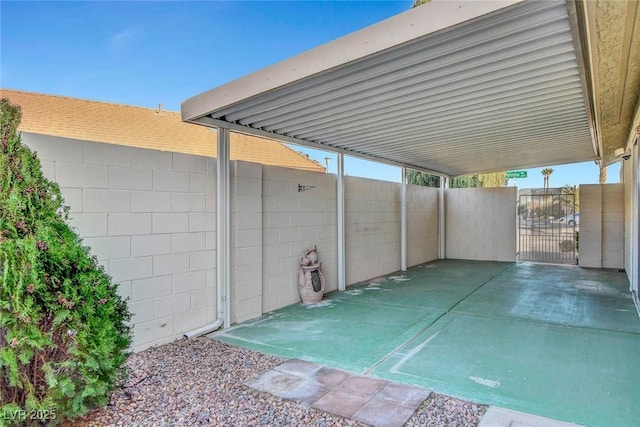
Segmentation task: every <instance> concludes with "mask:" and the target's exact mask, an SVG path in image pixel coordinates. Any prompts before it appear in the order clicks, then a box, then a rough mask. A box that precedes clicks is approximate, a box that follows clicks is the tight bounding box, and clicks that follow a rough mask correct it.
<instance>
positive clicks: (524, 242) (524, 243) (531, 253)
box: [517, 188, 580, 264]
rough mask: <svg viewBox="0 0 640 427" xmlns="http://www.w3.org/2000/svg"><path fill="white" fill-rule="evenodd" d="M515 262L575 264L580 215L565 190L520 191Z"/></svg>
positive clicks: (574, 199) (573, 193)
mask: <svg viewBox="0 0 640 427" xmlns="http://www.w3.org/2000/svg"><path fill="white" fill-rule="evenodd" d="M517 215H518V260H519V261H536V262H549V263H556V264H577V263H578V245H579V229H580V214H579V213H578V212H576V193H575V192H574V191H571V192H569V191H567V189H560V188H547V189H531V190H520V194H519V198H518V209H517Z"/></svg>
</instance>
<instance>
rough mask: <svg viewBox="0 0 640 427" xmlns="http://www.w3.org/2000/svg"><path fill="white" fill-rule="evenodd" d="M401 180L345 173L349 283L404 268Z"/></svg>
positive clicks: (346, 273) (346, 246)
mask: <svg viewBox="0 0 640 427" xmlns="http://www.w3.org/2000/svg"><path fill="white" fill-rule="evenodd" d="M400 238H401V236H400V184H398V183H394V182H385V181H376V180H371V179H365V178H357V177H351V176H347V177H345V252H346V272H345V275H346V283H347V285H350V284H353V283H357V282H361V281H363V280H368V279H371V278H374V277H378V276H382V275H384V274H388V273H391V272H393V271H397V270H399V269H400Z"/></svg>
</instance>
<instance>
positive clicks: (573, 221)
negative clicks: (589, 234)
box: [558, 212, 580, 227]
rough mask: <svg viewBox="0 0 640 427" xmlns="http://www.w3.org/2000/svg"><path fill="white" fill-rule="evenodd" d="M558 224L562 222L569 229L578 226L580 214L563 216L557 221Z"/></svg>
mask: <svg viewBox="0 0 640 427" xmlns="http://www.w3.org/2000/svg"><path fill="white" fill-rule="evenodd" d="M558 222H564V223H566V224H567V225H568V226H569V227H573V226H574V225H579V224H580V213H579V212H576V213H574V214H571V215H567V216H563V217H562V218H560V219H559V220H558Z"/></svg>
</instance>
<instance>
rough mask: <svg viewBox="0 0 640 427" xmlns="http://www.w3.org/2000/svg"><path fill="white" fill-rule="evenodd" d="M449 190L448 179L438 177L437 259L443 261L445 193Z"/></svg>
mask: <svg viewBox="0 0 640 427" xmlns="http://www.w3.org/2000/svg"><path fill="white" fill-rule="evenodd" d="M447 188H449V179H448V178H447V177H444V176H441V177H440V193H439V195H438V196H439V197H438V236H439V242H438V258H440V259H445V258H446V257H447V247H446V244H447V223H446V220H447V218H446V212H447V210H446V209H445V191H446V189H447Z"/></svg>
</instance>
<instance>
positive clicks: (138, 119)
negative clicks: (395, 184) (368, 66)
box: [0, 89, 325, 172]
mask: <svg viewBox="0 0 640 427" xmlns="http://www.w3.org/2000/svg"><path fill="white" fill-rule="evenodd" d="M0 97H1V98H8V99H9V101H10V102H11V103H13V104H17V105H20V107H21V108H22V123H21V125H20V130H21V131H23V132H28V133H35V134H41V135H51V136H58V137H64V138H71V139H81V140H85V141H94V142H104V143H107V144H117V145H126V146H130V147H140V148H150V149H154V150H161V151H173V152H177V153H185V154H195V155H201V156H208V157H215V156H216V132H215V131H212V130H211V129H209V128H206V127H204V126H198V125H193V124H190V123H185V122H183V121H182V119H181V117H180V113H177V112H173V111H166V110H162V109H151V108H142V107H133V106H129V105H120V104H112V103H107V102H98V101H88V100H84V99H78V98H69V97H65V96H55V95H45V94H41V93H33V92H24V91H18V90H10V89H0ZM230 154H231V159H232V160H244V161H248V162H254V163H261V164H265V165H272V166H282V167H287V168H295V169H303V170H310V171H318V172H324V171H325V168H324V167H322V165H320V163H318V162H316V161H314V160H312V159H310V158H308V157H307V156H305V155H304V154H302V153H299V152H297V151H295V150H293V149H291V148H289V147H287V146H286V145H284V144H282V143H279V142H276V141H273V140H270V139H264V138H258V137H255V136H249V135H245V134H239V133H231V153H230Z"/></svg>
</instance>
